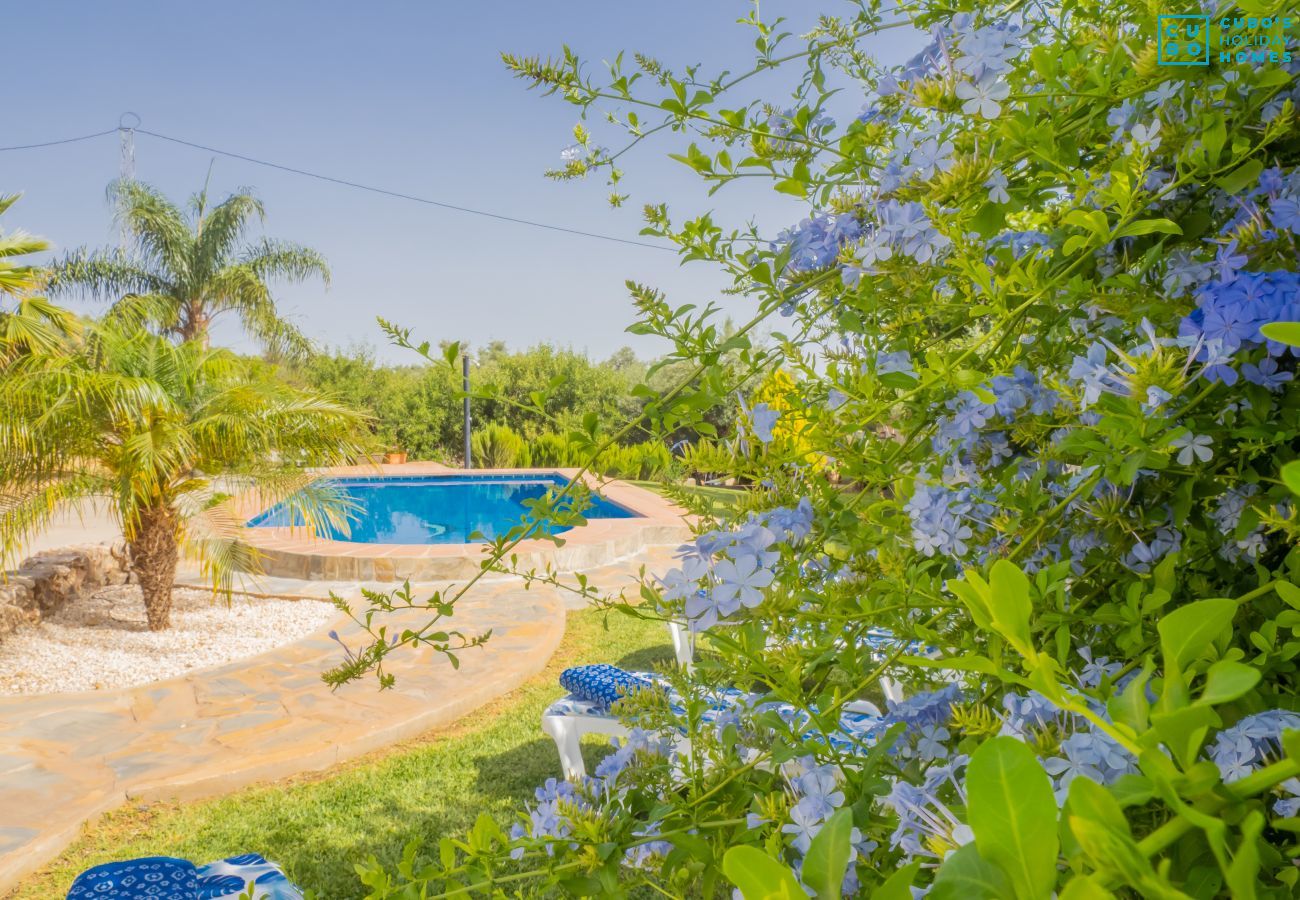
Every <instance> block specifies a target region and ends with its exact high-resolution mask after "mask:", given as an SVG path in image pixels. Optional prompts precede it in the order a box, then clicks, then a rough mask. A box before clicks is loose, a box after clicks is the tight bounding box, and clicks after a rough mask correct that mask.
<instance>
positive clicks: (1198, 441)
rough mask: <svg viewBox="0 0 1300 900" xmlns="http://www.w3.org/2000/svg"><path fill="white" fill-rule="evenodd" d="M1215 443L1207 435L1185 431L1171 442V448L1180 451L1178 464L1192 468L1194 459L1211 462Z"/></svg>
mask: <svg viewBox="0 0 1300 900" xmlns="http://www.w3.org/2000/svg"><path fill="white" fill-rule="evenodd" d="M1213 445H1214V442H1213V441H1212V440H1211V439H1210V436H1209V435H1206V434H1192V433H1191V432H1190V431H1184V432H1183V433H1182V434H1179V435H1178V436H1177V437H1175V438H1174V439H1173V440H1171V441H1170V442H1169V446H1170V447H1172V448H1175V449H1177V450H1178V464H1179V465H1182V466H1190V465H1191V464H1192V460H1193V459H1199V460H1200V461H1201V462H1209V461H1210V459H1211V458H1212V457H1213V456H1214V450H1213V449H1212V448H1213Z"/></svg>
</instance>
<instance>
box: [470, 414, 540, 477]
mask: <svg viewBox="0 0 1300 900" xmlns="http://www.w3.org/2000/svg"><path fill="white" fill-rule="evenodd" d="M470 448H471V449H472V450H473V452H474V460H473V461H474V464H475V465H476V466H478V467H479V468H482V469H511V468H515V467H518V466H525V465H527V461H526V460H527V454H528V447H527V445H526V444H525V443H524V439H523V438H522V437H520V436H519V435H518V434H517V433H516V432H515V431H514V430H513V429H511V428H509V427H508V426H505V425H497V424H496V423H495V422H493V423H491V424H488V425H486V426H484V427H483V428H481V429H479V430H478V431H475V432H474V433H473V436H472V437H471V438H470Z"/></svg>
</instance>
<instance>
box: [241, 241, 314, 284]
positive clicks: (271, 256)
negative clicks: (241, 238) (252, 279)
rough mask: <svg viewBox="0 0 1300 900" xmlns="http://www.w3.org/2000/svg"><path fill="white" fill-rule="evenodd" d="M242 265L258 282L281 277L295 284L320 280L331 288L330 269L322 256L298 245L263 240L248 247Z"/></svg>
mask: <svg viewBox="0 0 1300 900" xmlns="http://www.w3.org/2000/svg"><path fill="white" fill-rule="evenodd" d="M241 262H242V263H243V265H246V266H248V267H249V268H250V269H252V271H253V273H254V274H255V275H256V276H257V277H258V278H261V279H271V278H283V279H284V280H286V281H289V282H293V283H295V284H296V283H299V282H303V281H307V280H308V279H311V278H319V279H320V280H321V281H322V282H323V283H324V285H325V286H326V287H329V285H330V268H329V264H328V263H327V262H325V257H324V256H323V255H321V254H320V253H317V252H316V251H315V250H312V249H311V248H310V247H303V246H301V245H300V244H291V243H288V242H286V241H275V240H271V239H270V238H265V239H263V240H262V241H261V242H260V243H259V244H257V245H255V246H253V247H250V248H249V249H248V251H247V252H246V253H245V254H244V256H243V259H242V260H241Z"/></svg>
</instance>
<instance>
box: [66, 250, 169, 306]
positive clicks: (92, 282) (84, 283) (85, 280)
mask: <svg viewBox="0 0 1300 900" xmlns="http://www.w3.org/2000/svg"><path fill="white" fill-rule="evenodd" d="M45 290H46V291H47V292H49V293H50V295H52V296H55V297H62V296H67V295H69V294H77V295H81V296H89V297H91V298H92V299H95V300H107V301H110V302H116V301H118V300H120V299H121V298H122V297H123V296H125V295H127V294H155V295H159V296H167V295H173V294H175V286H174V285H173V284H172V283H171V282H170V281H169V280H168V279H167V278H166V277H165V276H164V275H162V274H161V273H160V272H159V271H157V270H155V269H153V268H150V267H148V266H146V265H145V264H143V263H141V262H140V261H139V260H137V259H134V258H132V257H131V256H129V255H128V254H126V253H123V252H122V251H120V250H105V251H91V250H87V249H86V248H84V247H81V248H78V249H77V250H74V251H72V252H71V253H68V254H66V255H65V256H63V257H61V258H59V259H57V260H55V261H54V262H53V263H52V264H51V265H50V267H49V276H48V279H47V281H46V284H45Z"/></svg>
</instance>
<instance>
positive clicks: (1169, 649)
mask: <svg viewBox="0 0 1300 900" xmlns="http://www.w3.org/2000/svg"><path fill="white" fill-rule="evenodd" d="M1236 614H1237V601H1235V600H1226V599H1218V600H1197V601H1195V602H1194V603H1188V604H1187V605H1186V606H1181V607H1179V608H1178V609H1176V610H1174V611H1173V612H1171V613H1169V614H1168V615H1166V616H1165V617H1164V618H1162V619H1161V620H1160V622H1159V624H1157V625H1156V629H1157V630H1158V631H1159V632H1160V649H1161V650H1162V651H1163V653H1164V658H1165V667H1166V669H1167V668H1169V667H1171V666H1172V667H1173V668H1175V669H1176V670H1178V671H1180V672H1181V671H1182V670H1183V669H1185V668H1187V664H1188V663H1190V662H1191V661H1192V660H1194V659H1196V657H1198V656H1200V655H1201V653H1203V652H1204V651H1205V648H1206V647H1208V646H1209V645H1210V642H1211V641H1213V640H1214V639H1215V638H1217V637H1218V636H1219V635H1220V634H1221V633H1222V632H1223V630H1224V629H1225V628H1227V627H1229V626H1230V625H1231V624H1232V617H1233V616H1235V615H1236ZM1167 674H1168V672H1166V675H1167Z"/></svg>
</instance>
